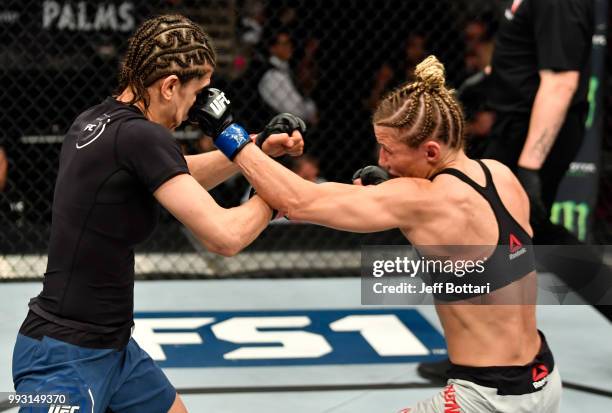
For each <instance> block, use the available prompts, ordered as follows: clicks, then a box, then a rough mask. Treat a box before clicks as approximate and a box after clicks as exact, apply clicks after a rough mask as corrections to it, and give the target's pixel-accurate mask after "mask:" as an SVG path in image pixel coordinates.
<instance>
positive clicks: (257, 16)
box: [238, 0, 266, 48]
mask: <svg viewBox="0 0 612 413" xmlns="http://www.w3.org/2000/svg"><path fill="white" fill-rule="evenodd" d="M242 14H243V16H242V18H241V19H240V23H239V27H238V31H239V39H240V44H241V45H243V46H248V47H251V48H255V47H256V46H257V45H258V44H259V42H260V41H261V37H262V34H263V27H264V23H265V22H266V11H265V7H264V5H263V2H261V1H260V0H247V1H246V2H245V3H244V6H243V8H242Z"/></svg>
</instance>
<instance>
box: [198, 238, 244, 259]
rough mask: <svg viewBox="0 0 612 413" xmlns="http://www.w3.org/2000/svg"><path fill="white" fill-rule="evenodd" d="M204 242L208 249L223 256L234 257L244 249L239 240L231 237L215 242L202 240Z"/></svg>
mask: <svg viewBox="0 0 612 413" xmlns="http://www.w3.org/2000/svg"><path fill="white" fill-rule="evenodd" d="M202 244H203V245H204V247H205V248H206V249H207V250H208V251H210V252H212V253H213V254H217V255H221V256H223V257H233V256H234V255H236V254H238V253H239V252H240V251H241V250H242V247H241V246H240V245H239V244H238V242H236V241H232V240H229V239H225V240H218V241H215V242H202Z"/></svg>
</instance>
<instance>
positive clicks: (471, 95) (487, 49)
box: [457, 13, 497, 158]
mask: <svg viewBox="0 0 612 413" xmlns="http://www.w3.org/2000/svg"><path fill="white" fill-rule="evenodd" d="M496 31H497V24H496V22H495V19H494V17H493V14H492V13H484V14H483V15H481V16H477V17H473V18H471V19H469V20H468V21H467V23H466V25H465V28H464V30H463V39H464V42H465V59H464V61H465V72H466V74H467V75H468V77H467V79H465V80H464V81H463V83H462V84H461V86H459V88H458V89H457V97H458V98H459V101H460V102H461V104H462V105H463V109H464V113H465V121H466V128H465V133H466V153H467V154H468V156H470V157H471V158H483V157H484V151H485V149H486V145H487V137H488V136H489V134H490V133H491V128H492V127H493V123H494V122H495V111H494V110H493V109H492V108H491V107H490V106H489V105H488V104H487V97H488V93H489V87H490V78H489V75H490V74H491V58H492V56H493V48H494V36H495V32H496Z"/></svg>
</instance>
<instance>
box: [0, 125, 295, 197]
mask: <svg viewBox="0 0 612 413" xmlns="http://www.w3.org/2000/svg"><path fill="white" fill-rule="evenodd" d="M256 136H257V135H251V139H255V137H256ZM303 149H304V142H303V140H302V139H301V138H300V139H295V138H294V139H292V138H290V137H288V136H287V135H286V134H278V135H274V136H273V137H270V138H268V139H266V141H265V142H264V143H263V146H262V150H263V151H264V152H265V153H266V154H268V155H270V156H273V157H277V156H282V155H290V156H299V155H301V154H302V151H303ZM0 150H1V149H0ZM185 160H186V161H187V166H188V167H189V173H190V174H191V176H193V177H194V178H195V180H196V181H198V183H199V184H200V185H201V186H202V187H203V188H204V189H206V190H207V191H208V190H211V189H213V188H214V187H216V186H217V185H219V184H220V183H222V182H225V181H226V180H228V179H229V178H230V177H231V176H232V175H234V174H236V173H237V172H240V169H239V168H238V166H236V164H234V163H233V162H232V161H230V160H229V159H227V157H226V156H225V155H223V153H221V151H212V152H206V153H201V154H198V155H188V156H185Z"/></svg>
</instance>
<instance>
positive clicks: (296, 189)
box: [234, 132, 431, 232]
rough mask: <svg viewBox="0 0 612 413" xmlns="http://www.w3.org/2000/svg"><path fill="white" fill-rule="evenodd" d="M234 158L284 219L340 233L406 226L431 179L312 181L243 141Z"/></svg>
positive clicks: (423, 203)
mask: <svg viewBox="0 0 612 413" xmlns="http://www.w3.org/2000/svg"><path fill="white" fill-rule="evenodd" d="M296 133H297V132H296ZM234 161H235V162H236V164H237V165H238V166H239V167H240V169H241V170H242V172H243V174H244V175H245V177H246V178H247V179H248V180H249V182H251V184H252V185H253V186H254V187H255V189H256V190H257V193H258V194H259V195H260V196H261V197H262V198H264V199H265V200H266V202H268V203H269V204H270V206H272V207H273V208H275V209H278V210H279V211H281V212H283V213H284V214H286V215H287V216H288V217H289V218H290V219H295V220H300V221H307V222H311V223H315V224H319V225H324V226H327V227H331V228H336V229H340V230H344V231H352V232H376V231H384V230H387V229H392V228H404V229H408V230H409V229H410V228H411V227H413V225H414V223H415V222H417V221H418V220H419V219H422V218H423V213H425V212H426V210H427V205H428V204H430V202H428V201H430V200H431V199H430V192H431V191H430V186H431V183H430V182H429V181H427V180H424V179H412V178H396V179H392V180H390V181H387V182H385V183H383V184H380V185H376V186H367V187H363V186H359V185H346V184H340V183H334V182H329V183H323V184H314V183H312V182H309V181H306V180H305V179H302V178H301V177H299V176H298V175H296V174H295V173H293V172H292V171H290V170H288V169H287V168H285V167H284V166H282V165H280V164H279V163H277V162H275V161H274V160H272V159H270V158H269V157H268V156H266V155H265V154H264V153H263V152H261V151H260V150H259V149H258V148H257V147H256V146H255V145H247V146H246V147H245V148H244V149H243V150H242V151H241V152H240V153H239V154H238V155H237V156H236V158H235V159H234Z"/></svg>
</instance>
